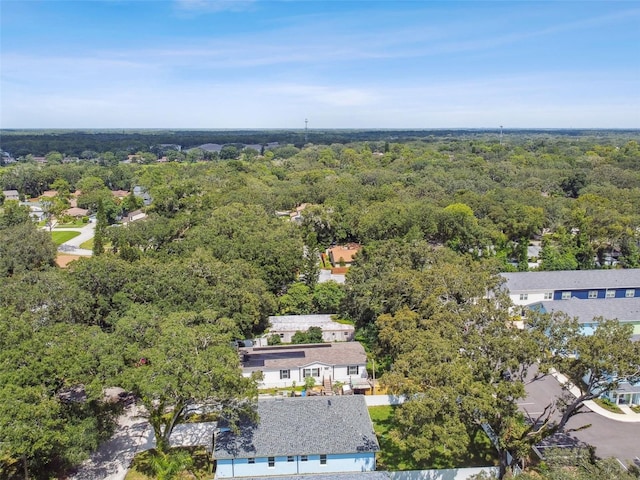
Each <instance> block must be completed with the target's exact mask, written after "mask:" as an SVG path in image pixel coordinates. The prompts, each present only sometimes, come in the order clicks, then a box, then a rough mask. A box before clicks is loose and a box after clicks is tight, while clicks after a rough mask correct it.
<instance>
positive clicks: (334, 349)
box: [238, 342, 368, 389]
mask: <svg viewBox="0 0 640 480" xmlns="http://www.w3.org/2000/svg"><path fill="white" fill-rule="evenodd" d="M238 353H239V354H240V361H241V365H242V374H243V375H244V376H245V377H249V376H251V374H252V373H253V372H262V375H263V378H262V380H260V382H259V384H258V386H259V387H260V388H287V387H291V386H293V382H295V383H296V384H297V385H302V384H304V382H305V379H306V378H307V377H313V378H314V379H315V381H316V383H317V384H321V385H327V384H329V385H330V384H331V383H333V382H342V383H345V384H350V385H354V387H355V386H358V388H361V389H362V388H364V387H363V385H364V384H365V383H368V382H367V378H368V374H367V354H366V353H365V351H364V348H363V347H362V345H360V343H358V342H340V343H338V342H336V343H314V344H304V345H274V346H270V347H243V348H240V349H239V351H238ZM365 386H366V385H365Z"/></svg>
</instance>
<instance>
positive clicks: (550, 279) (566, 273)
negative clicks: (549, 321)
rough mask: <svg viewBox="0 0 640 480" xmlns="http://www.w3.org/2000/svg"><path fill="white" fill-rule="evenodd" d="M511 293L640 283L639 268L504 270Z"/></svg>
mask: <svg viewBox="0 0 640 480" xmlns="http://www.w3.org/2000/svg"><path fill="white" fill-rule="evenodd" d="M501 275H502V277H504V278H505V280H506V284H505V286H506V288H508V289H509V291H510V292H511V293H518V292H534V291H549V290H587V289H605V288H611V289H613V288H626V287H629V288H634V287H640V269H639V268H634V269H603V270H560V271H554V272H510V273H502V274H501Z"/></svg>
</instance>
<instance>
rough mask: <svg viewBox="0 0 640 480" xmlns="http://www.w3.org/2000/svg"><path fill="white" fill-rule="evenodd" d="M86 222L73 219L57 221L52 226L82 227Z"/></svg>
mask: <svg viewBox="0 0 640 480" xmlns="http://www.w3.org/2000/svg"><path fill="white" fill-rule="evenodd" d="M86 224H87V223H86V222H83V221H82V220H75V221H73V222H71V223H58V224H56V226H55V227H53V228H54V230H55V229H56V228H82V227H84V226H85V225H86Z"/></svg>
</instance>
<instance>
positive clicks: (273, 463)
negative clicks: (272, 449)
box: [269, 457, 276, 468]
mask: <svg viewBox="0 0 640 480" xmlns="http://www.w3.org/2000/svg"><path fill="white" fill-rule="evenodd" d="M275 466H276V457H269V468H273V467H275Z"/></svg>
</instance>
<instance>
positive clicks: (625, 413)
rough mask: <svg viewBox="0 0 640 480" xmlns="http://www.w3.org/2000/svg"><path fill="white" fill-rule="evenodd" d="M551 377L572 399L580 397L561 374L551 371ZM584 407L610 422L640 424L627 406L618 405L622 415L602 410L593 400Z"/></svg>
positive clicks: (576, 389)
mask: <svg viewBox="0 0 640 480" xmlns="http://www.w3.org/2000/svg"><path fill="white" fill-rule="evenodd" d="M551 375H553V377H554V378H555V379H556V380H557V381H558V383H560V385H562V386H565V387H567V389H568V390H569V392H571V394H572V395H573V396H574V397H576V398H577V397H579V396H580V395H582V392H581V391H580V389H579V388H578V387H576V386H575V385H573V384H571V383H570V382H569V379H568V378H567V377H565V376H564V375H563V374H561V373H559V372H557V371H556V370H554V369H552V370H551ZM584 406H585V407H587V408H588V409H589V410H591V411H592V412H593V413H597V414H598V415H601V416H603V417H606V418H609V419H611V420H615V421H617V422H626V423H636V422H637V423H640V413H636V412H634V411H633V410H631V408H629V407H628V406H627V405H618V407H619V408H620V410H622V413H614V412H610V411H609V410H607V409H606V408H603V407H601V406H600V405H598V404H597V403H596V402H594V401H593V400H587V401H585V402H584Z"/></svg>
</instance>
